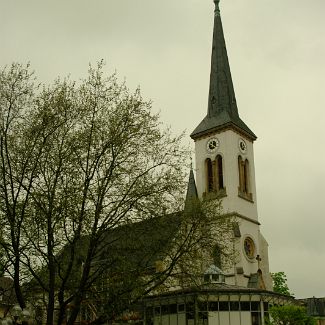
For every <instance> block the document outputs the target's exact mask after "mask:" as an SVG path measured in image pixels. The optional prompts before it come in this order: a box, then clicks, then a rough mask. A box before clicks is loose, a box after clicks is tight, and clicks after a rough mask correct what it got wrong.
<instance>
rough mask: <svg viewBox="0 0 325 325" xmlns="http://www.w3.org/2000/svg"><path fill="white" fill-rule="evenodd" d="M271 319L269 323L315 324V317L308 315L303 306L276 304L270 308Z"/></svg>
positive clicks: (278, 324)
mask: <svg viewBox="0 0 325 325" xmlns="http://www.w3.org/2000/svg"><path fill="white" fill-rule="evenodd" d="M269 313H270V316H271V320H269V321H268V322H267V324H268V325H315V324H316V321H315V320H314V318H313V317H311V316H308V315H307V312H306V308H304V307H301V306H274V307H271V308H270V310H269Z"/></svg>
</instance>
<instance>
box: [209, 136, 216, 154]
mask: <svg viewBox="0 0 325 325" xmlns="http://www.w3.org/2000/svg"><path fill="white" fill-rule="evenodd" d="M218 147H219V140H218V139H217V138H211V139H209V140H208V142H207V151H208V152H209V153H214V152H216V151H217V150H218Z"/></svg>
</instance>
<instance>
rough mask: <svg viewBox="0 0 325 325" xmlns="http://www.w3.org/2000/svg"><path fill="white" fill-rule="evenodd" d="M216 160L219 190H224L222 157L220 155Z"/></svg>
mask: <svg viewBox="0 0 325 325" xmlns="http://www.w3.org/2000/svg"><path fill="white" fill-rule="evenodd" d="M216 160H217V170H218V184H217V190H221V189H223V170H222V157H221V156H220V155H218V156H217V158H216Z"/></svg>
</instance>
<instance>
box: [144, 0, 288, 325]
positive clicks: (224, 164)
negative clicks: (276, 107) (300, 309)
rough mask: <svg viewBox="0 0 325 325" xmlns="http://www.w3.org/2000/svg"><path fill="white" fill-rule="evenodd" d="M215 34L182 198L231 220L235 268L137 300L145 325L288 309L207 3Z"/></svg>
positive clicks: (232, 323) (186, 324) (252, 322)
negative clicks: (276, 288) (214, 204)
mask: <svg viewBox="0 0 325 325" xmlns="http://www.w3.org/2000/svg"><path fill="white" fill-rule="evenodd" d="M214 3H215V11H214V30H213V41H212V55H211V72H210V88H209V98H208V111H207V115H206V116H205V117H204V118H203V120H202V121H201V122H200V123H199V124H198V126H197V127H196V128H195V130H194V131H193V132H192V134H191V138H192V139H193V140H194V143H195V172H196V177H195V180H194V175H193V172H192V171H191V175H190V181H189V188H188V194H189V193H191V195H192V196H193V195H195V196H197V198H198V199H199V200H200V201H204V200H221V202H222V209H223V214H225V215H228V216H229V217H231V218H235V220H236V225H237V227H236V229H234V236H233V241H232V242H231V243H229V245H232V248H233V250H234V252H235V258H234V261H233V262H231V263H230V264H226V265H227V266H226V267H225V268H222V265H221V266H220V265H218V266H217V265H213V264H212V265H210V267H208V268H207V269H206V270H202V285H201V286H195V287H194V286H193V287H187V288H177V289H176V290H171V291H170V292H165V293H163V294H157V295H152V296H150V297H148V298H146V299H144V305H145V309H144V310H145V311H144V321H145V323H146V324H150V325H158V324H159V325H160V324H162V325H174V324H175V325H176V324H177V325H191V324H193V325H194V324H195V325H197V324H209V325H219V324H222V325H260V324H262V325H264V324H265V322H266V319H267V318H268V308H269V306H271V305H282V304H288V303H293V298H292V297H287V296H282V295H278V294H276V293H274V292H273V291H272V279H271V276H270V272H269V261H268V244H267V241H266V240H265V238H264V237H263V235H262V233H261V231H260V223H259V220H258V213H257V202H256V185H255V170H254V141H255V140H256V139H257V137H256V135H255V134H254V132H253V131H252V130H251V129H250V128H249V127H248V126H247V125H246V124H245V123H244V122H243V121H242V119H241V118H240V116H239V113H238V107H237V101H236V97H235V91H234V86H233V82H232V77H231V72H230V66H229V61H228V56H227V49H226V43H225V39H224V33H223V27H222V22H221V16H220V10H219V0H214Z"/></svg>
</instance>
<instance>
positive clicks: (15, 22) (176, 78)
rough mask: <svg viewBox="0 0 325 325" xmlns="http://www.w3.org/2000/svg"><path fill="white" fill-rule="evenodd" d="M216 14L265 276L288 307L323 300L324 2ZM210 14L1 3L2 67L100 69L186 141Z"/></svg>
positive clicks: (104, 4) (110, 1) (231, 1)
mask: <svg viewBox="0 0 325 325" xmlns="http://www.w3.org/2000/svg"><path fill="white" fill-rule="evenodd" d="M220 8H221V14H222V19H223V26H224V31H225V38H226V43H227V49H228V56H229V60H230V65H231V71H232V76H233V81H234V87H235V92H236V97H237V103H238V109H239V113H240V116H241V118H242V119H243V120H244V121H245V123H246V124H248V126H249V127H250V128H251V129H252V130H253V131H254V132H255V133H256V134H257V136H258V139H257V141H256V142H255V167H256V180H257V194H258V211H259V220H260V222H261V223H262V232H263V234H264V236H265V237H266V238H267V240H268V242H269V258H270V266H271V271H272V272H277V271H284V272H285V273H286V274H287V276H288V283H289V287H290V289H291V291H292V292H293V293H295V295H296V296H297V297H310V296H318V297H319V296H325V281H324V275H325V196H324V193H325V145H324V141H325V127H324V124H325V37H324V33H325V18H324V13H325V1H324V0H272V1H270V0H222V1H221V3H220ZM213 10H214V5H213V2H212V0H164V1H158V0H136V1H135V0H93V1H91V0H87V1H86V0H69V1H67V0H28V1H26V0H20V1H19V0H0V44H1V45H0V46H1V50H0V66H1V67H3V66H4V65H6V64H10V63H11V62H13V61H18V62H22V63H26V62H27V61H30V62H31V65H32V67H33V68H34V69H35V71H36V74H37V76H38V78H39V80H40V81H42V82H51V81H52V80H53V79H55V78H56V77H57V76H59V75H60V76H66V75H67V74H71V77H72V78H73V79H79V78H81V77H83V76H85V75H86V71H87V67H88V63H89V62H92V63H95V62H96V61H98V60H100V59H104V60H105V61H106V63H107V66H106V69H107V71H108V73H111V72H113V71H114V70H116V71H117V73H118V75H119V76H120V78H121V79H122V80H123V78H126V81H127V84H128V86H129V87H130V88H131V89H135V87H136V86H137V85H140V86H141V90H142V94H143V96H144V97H145V98H147V99H149V98H150V99H152V101H153V105H154V108H155V110H157V111H160V112H161V116H162V120H163V121H164V122H165V123H167V124H169V125H170V126H171V128H172V130H173V131H174V132H175V133H176V134H177V133H180V132H181V131H182V130H184V129H186V133H187V134H188V135H189V134H190V133H191V132H192V131H193V129H194V128H195V127H196V126H197V124H198V123H199V122H200V121H201V119H202V118H203V117H204V116H205V114H206V110H207V98H208V82H209V71H210V56H211V40H212V28H213ZM188 143H189V145H191V146H193V144H192V141H191V140H190V138H189V140H188ZM193 148H194V146H193Z"/></svg>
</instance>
